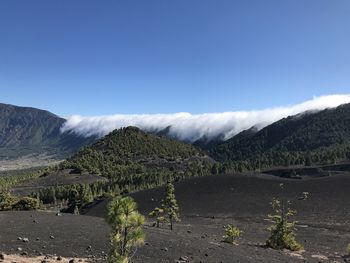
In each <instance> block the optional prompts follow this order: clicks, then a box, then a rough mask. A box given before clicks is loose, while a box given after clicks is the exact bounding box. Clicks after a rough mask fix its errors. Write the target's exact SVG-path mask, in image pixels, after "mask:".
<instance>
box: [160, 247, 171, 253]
mask: <svg viewBox="0 0 350 263" xmlns="http://www.w3.org/2000/svg"><path fill="white" fill-rule="evenodd" d="M161 250H163V251H165V252H166V251H168V250H169V249H168V248H167V247H163V248H162V249H161Z"/></svg>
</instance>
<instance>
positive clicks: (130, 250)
mask: <svg viewBox="0 0 350 263" xmlns="http://www.w3.org/2000/svg"><path fill="white" fill-rule="evenodd" d="M107 222H108V223H109V224H110V225H111V227H112V234H111V249H110V253H109V256H108V262H109V263H128V262H129V260H130V259H131V258H132V257H133V255H134V253H135V252H136V248H137V247H139V246H140V245H142V244H143V243H144V238H145V236H144V232H143V230H142V226H143V224H144V222H145V218H144V217H143V216H142V215H141V214H140V213H139V212H138V211H137V205H136V203H135V202H134V200H133V199H132V198H131V197H116V198H115V199H113V200H112V201H111V203H110V205H109V207H108V215H107Z"/></svg>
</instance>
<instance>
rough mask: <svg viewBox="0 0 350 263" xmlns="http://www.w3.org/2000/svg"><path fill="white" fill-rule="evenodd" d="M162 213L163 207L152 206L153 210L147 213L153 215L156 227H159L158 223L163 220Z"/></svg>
mask: <svg viewBox="0 0 350 263" xmlns="http://www.w3.org/2000/svg"><path fill="white" fill-rule="evenodd" d="M163 214H164V209H163V208H159V207H156V208H154V210H153V211H152V212H151V213H149V216H150V217H154V218H155V219H156V226H157V227H159V224H160V223H161V222H164V221H165V218H164V216H163Z"/></svg>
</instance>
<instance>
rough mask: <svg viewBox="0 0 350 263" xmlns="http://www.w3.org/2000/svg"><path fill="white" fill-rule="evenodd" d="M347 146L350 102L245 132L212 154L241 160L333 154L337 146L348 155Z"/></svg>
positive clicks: (222, 144)
mask: <svg viewBox="0 0 350 263" xmlns="http://www.w3.org/2000/svg"><path fill="white" fill-rule="evenodd" d="M347 146H350V104H345V105H342V106H339V107H337V108H334V109H327V110H323V111H320V112H316V113H312V112H307V113H304V114H299V115H297V116H292V117H288V118H285V119H282V120H280V121H278V122H275V123H273V124H271V125H269V126H267V127H265V128H264V129H262V130H260V131H259V132H257V133H253V134H252V133H247V132H243V133H241V134H238V135H237V136H235V137H233V138H231V139H230V140H227V141H225V142H223V143H220V144H219V145H217V146H216V147H214V148H213V149H211V150H210V155H211V156H212V157H213V158H214V159H216V160H220V161H239V160H248V159H256V158H258V157H259V158H262V157H266V158H279V157H280V156H281V155H285V154H296V153H304V155H305V154H306V153H307V154H310V153H312V152H314V153H316V152H318V153H320V154H321V152H323V153H325V152H327V151H328V153H330V152H334V151H337V149H343V150H341V152H342V153H341V154H346V151H347ZM344 148H345V149H344ZM336 154H339V153H338V152H337V153H336Z"/></svg>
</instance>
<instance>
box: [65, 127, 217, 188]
mask: <svg viewBox="0 0 350 263" xmlns="http://www.w3.org/2000/svg"><path fill="white" fill-rule="evenodd" d="M212 163H213V161H212V160H211V159H210V158H209V157H208V156H207V155H206V154H205V153H204V152H202V151H201V150H199V149H197V148H195V147H194V146H192V145H189V144H185V143H182V142H179V141H176V140H173V139H168V138H165V137H159V136H157V135H155V134H152V133H146V132H143V131H141V130H140V129H138V128H135V127H127V128H122V129H119V130H115V131H113V132H111V133H110V134H108V135H107V136H105V137H104V138H102V139H100V140H98V141H96V142H95V143H93V144H92V145H90V146H88V147H85V148H84V149H82V150H80V151H79V152H77V153H76V154H75V155H73V156H72V157H71V158H69V159H68V160H67V161H65V162H63V163H62V164H61V165H60V167H61V169H66V168H73V169H78V170H81V171H87V172H90V173H97V174H101V175H102V176H105V177H108V178H109V179H110V184H111V185H113V184H114V185H118V186H119V187H120V186H123V185H133V186H134V187H141V186H142V188H145V187H146V185H159V184H161V183H163V182H166V181H167V180H174V179H175V180H176V179H180V178H185V177H191V176H198V175H204V174H208V173H209V171H210V169H211V165H212Z"/></svg>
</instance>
